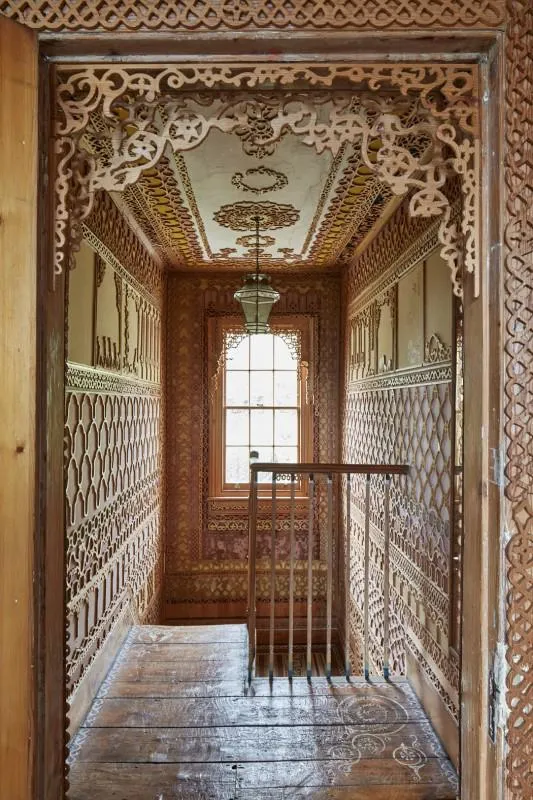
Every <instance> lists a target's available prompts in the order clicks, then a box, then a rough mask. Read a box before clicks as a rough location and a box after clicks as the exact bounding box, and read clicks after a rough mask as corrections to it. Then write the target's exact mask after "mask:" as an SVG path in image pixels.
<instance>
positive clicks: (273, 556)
mask: <svg viewBox="0 0 533 800" xmlns="http://www.w3.org/2000/svg"><path fill="white" fill-rule="evenodd" d="M276 481H277V475H276V473H275V472H274V473H272V520H271V525H272V533H271V537H270V639H269V649H268V652H269V656H268V675H269V677H270V678H273V677H274V636H275V630H274V628H275V625H276Z"/></svg>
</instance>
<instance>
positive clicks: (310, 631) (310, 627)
mask: <svg viewBox="0 0 533 800" xmlns="http://www.w3.org/2000/svg"><path fill="white" fill-rule="evenodd" d="M314 506H315V476H314V475H310V476H309V519H308V531H307V659H306V661H307V677H308V678H310V677H311V675H312V672H313V521H314V513H315V511H314Z"/></svg>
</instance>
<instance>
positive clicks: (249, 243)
mask: <svg viewBox="0 0 533 800" xmlns="http://www.w3.org/2000/svg"><path fill="white" fill-rule="evenodd" d="M235 244H240V245H241V246H242V247H255V236H254V235H252V234H250V235H249V236H239V238H238V239H235ZM272 244H276V240H275V238H274V237H273V236H264V235H263V234H259V247H270V245H272Z"/></svg>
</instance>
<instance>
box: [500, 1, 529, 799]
mask: <svg viewBox="0 0 533 800" xmlns="http://www.w3.org/2000/svg"><path fill="white" fill-rule="evenodd" d="M507 8H508V14H509V27H508V31H507V46H506V64H507V66H506V73H507V90H506V123H507V125H506V148H507V153H506V209H507V225H506V229H505V252H506V261H505V325H506V345H505V351H506V386H505V396H506V403H505V431H506V434H507V439H506V442H507V463H506V468H505V474H506V487H505V494H506V497H507V502H508V509H507V513H506V515H505V516H506V524H507V526H508V530H509V533H510V541H509V543H508V545H507V562H508V576H507V577H508V582H509V591H508V594H507V603H508V606H507V624H508V630H507V645H508V649H507V662H508V668H509V671H508V674H507V705H508V707H509V711H510V714H509V718H508V734H507V743H508V753H507V772H508V778H507V785H508V787H509V792H510V794H511V795H512V798H513V800H521V798H525V797H530V796H531V764H532V762H533V747H532V742H533V680H532V655H531V653H532V647H533V489H532V487H533V427H532V422H531V420H532V419H533V311H532V309H533V153H532V142H533V117H532V113H531V93H532V91H533V7H532V5H531V2H530V0H509V1H508V3H507Z"/></svg>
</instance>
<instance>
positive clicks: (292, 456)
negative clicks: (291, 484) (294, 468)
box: [274, 447, 298, 464]
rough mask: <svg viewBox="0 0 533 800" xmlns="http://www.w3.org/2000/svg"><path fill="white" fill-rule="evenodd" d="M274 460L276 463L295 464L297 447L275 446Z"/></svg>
mask: <svg viewBox="0 0 533 800" xmlns="http://www.w3.org/2000/svg"><path fill="white" fill-rule="evenodd" d="M274 461H275V462H276V463H277V464H296V462H297V461H298V448H297V447H275V448H274Z"/></svg>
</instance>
